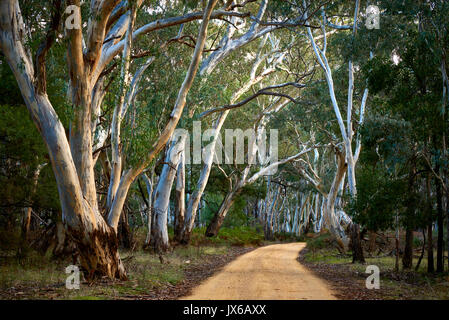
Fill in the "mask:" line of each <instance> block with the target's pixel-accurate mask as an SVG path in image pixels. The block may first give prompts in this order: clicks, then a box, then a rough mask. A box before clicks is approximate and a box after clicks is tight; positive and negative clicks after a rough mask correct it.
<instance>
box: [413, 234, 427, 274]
mask: <svg viewBox="0 0 449 320" xmlns="http://www.w3.org/2000/svg"><path fill="white" fill-rule="evenodd" d="M422 236H423V242H422V249H421V255H420V256H419V259H418V263H417V264H416V267H415V271H418V269H419V266H420V264H421V261H422V258H424V252H426V231H425V230H424V229H423V230H422Z"/></svg>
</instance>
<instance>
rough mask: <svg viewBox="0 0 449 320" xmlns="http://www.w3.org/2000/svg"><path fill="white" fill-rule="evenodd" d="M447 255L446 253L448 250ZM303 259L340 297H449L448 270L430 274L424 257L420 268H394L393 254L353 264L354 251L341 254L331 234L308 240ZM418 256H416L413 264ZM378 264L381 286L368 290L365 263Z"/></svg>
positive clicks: (413, 298) (301, 258)
mask: <svg viewBox="0 0 449 320" xmlns="http://www.w3.org/2000/svg"><path fill="white" fill-rule="evenodd" d="M446 255H447V254H446ZM299 259H300V261H301V262H302V263H303V264H305V265H306V266H307V267H308V268H309V269H310V270H312V271H313V272H314V273H316V274H317V275H318V276H320V277H321V278H324V279H326V280H327V281H328V282H329V283H330V284H331V286H332V287H333V288H334V290H335V291H336V292H337V296H338V297H339V298H341V299H370V300H371V299H386V300H398V299H399V300H409V299H410V300H424V299H425V300H427V299H435V300H447V299H449V274H448V272H447V271H446V272H445V273H443V274H429V273H427V272H426V266H427V260H426V258H423V260H422V262H421V265H420V268H419V269H418V270H417V271H414V270H413V271H404V270H399V271H395V268H394V267H395V257H394V256H386V255H381V256H369V255H368V254H366V257H365V260H366V263H365V264H352V263H351V262H352V257H351V252H348V253H346V254H341V253H340V252H338V250H337V249H336V248H334V247H333V245H332V241H331V240H330V238H329V235H328V234H323V235H320V236H319V237H317V238H313V239H308V240H307V248H306V249H305V250H304V251H303V252H302V253H301V254H300V257H299ZM416 262H417V259H414V266H415V265H416ZM369 265H376V266H378V267H379V270H380V289H379V290H376V289H372V290H369V289H367V288H366V285H365V281H366V278H367V277H368V276H369V274H367V273H365V271H366V267H367V266H369Z"/></svg>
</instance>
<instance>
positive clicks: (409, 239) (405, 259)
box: [402, 228, 413, 270]
mask: <svg viewBox="0 0 449 320" xmlns="http://www.w3.org/2000/svg"><path fill="white" fill-rule="evenodd" d="M412 266H413V229H410V228H407V230H406V231H405V248H404V255H403V256H402V267H403V268H404V269H405V270H409V269H411V268H412Z"/></svg>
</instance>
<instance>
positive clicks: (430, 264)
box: [426, 174, 435, 272]
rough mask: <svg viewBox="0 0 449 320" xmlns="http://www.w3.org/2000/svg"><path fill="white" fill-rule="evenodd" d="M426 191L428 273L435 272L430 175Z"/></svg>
mask: <svg viewBox="0 0 449 320" xmlns="http://www.w3.org/2000/svg"><path fill="white" fill-rule="evenodd" d="M426 180H427V181H426V191H427V219H428V225H427V272H435V265H434V262H433V237H432V226H433V217H432V202H431V195H430V174H428V175H427V179H426Z"/></svg>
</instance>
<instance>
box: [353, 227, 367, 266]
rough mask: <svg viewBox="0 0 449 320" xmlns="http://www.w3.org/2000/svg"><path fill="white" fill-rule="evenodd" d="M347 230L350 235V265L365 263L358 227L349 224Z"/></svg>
mask: <svg viewBox="0 0 449 320" xmlns="http://www.w3.org/2000/svg"><path fill="white" fill-rule="evenodd" d="M349 230H350V233H351V249H352V263H357V262H359V263H365V257H364V256H363V248H362V240H361V238H360V227H359V225H358V224H355V223H351V224H350V226H349Z"/></svg>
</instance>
